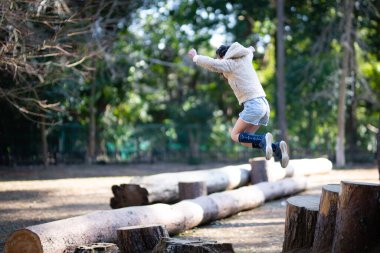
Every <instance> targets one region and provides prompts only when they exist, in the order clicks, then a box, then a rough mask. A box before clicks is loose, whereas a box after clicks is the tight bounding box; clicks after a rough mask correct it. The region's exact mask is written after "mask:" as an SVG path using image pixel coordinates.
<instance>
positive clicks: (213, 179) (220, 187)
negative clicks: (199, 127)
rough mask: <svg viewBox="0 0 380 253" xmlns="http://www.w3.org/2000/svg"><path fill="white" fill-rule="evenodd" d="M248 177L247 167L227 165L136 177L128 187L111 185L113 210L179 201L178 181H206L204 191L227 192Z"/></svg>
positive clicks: (246, 165) (245, 183)
mask: <svg viewBox="0 0 380 253" xmlns="http://www.w3.org/2000/svg"><path fill="white" fill-rule="evenodd" d="M249 177H250V166H249V164H244V165H235V166H226V167H222V168H218V169H212V170H199V171H186V172H176V173H162V174H157V175H153V176H147V177H135V178H133V179H132V180H131V181H130V183H129V184H122V185H120V186H117V185H114V186H112V191H113V194H114V197H112V198H111V207H112V208H121V207H127V206H135V205H148V204H152V203H157V202H162V203H172V202H175V201H178V200H179V192H178V183H179V182H180V181H187V180H194V181H205V182H206V185H207V192H208V193H213V192H218V191H224V190H230V189H234V188H237V187H240V186H243V185H247V184H248V182H249Z"/></svg>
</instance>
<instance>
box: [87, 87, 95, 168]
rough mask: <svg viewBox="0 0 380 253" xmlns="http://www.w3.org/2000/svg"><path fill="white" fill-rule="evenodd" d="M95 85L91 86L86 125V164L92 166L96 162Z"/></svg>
mask: <svg viewBox="0 0 380 253" xmlns="http://www.w3.org/2000/svg"><path fill="white" fill-rule="evenodd" d="M95 92H96V90H95V84H94V83H93V84H91V94H90V104H89V107H90V108H89V123H88V149H87V163H89V164H92V163H94V162H95V161H96V110H95V95H96V94H95Z"/></svg>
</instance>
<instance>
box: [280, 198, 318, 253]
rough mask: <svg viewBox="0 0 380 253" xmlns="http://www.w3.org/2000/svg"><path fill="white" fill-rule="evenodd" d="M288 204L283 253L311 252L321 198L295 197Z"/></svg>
mask: <svg viewBox="0 0 380 253" xmlns="http://www.w3.org/2000/svg"><path fill="white" fill-rule="evenodd" d="M287 203H288V205H287V207H286V218H285V236H284V237H285V238H284V244H283V248H282V252H309V251H310V249H311V247H312V245H313V239H314V231H315V226H316V223H317V217H318V208H319V198H318V197H315V196H295V197H291V198H289V199H288V200H287Z"/></svg>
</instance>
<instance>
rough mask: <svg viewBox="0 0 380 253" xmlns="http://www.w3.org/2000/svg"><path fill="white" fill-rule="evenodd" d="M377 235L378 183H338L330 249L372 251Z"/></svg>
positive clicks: (379, 222) (379, 214)
mask: <svg viewBox="0 0 380 253" xmlns="http://www.w3.org/2000/svg"><path fill="white" fill-rule="evenodd" d="M379 238H380V184H371V183H358V182H347V181H342V182H341V191H340V194H339V202H338V211H337V215H336V224H335V235H334V241H333V252H335V253H343V252H344V253H350V252H352V253H354V252H373V250H374V248H376V247H378V246H380V245H379Z"/></svg>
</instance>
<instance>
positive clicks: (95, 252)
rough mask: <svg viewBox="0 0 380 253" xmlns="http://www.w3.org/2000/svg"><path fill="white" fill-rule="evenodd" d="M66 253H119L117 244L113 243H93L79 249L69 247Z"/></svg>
mask: <svg viewBox="0 0 380 253" xmlns="http://www.w3.org/2000/svg"><path fill="white" fill-rule="evenodd" d="M64 253H119V249H118V247H117V246H116V244H113V243H93V244H89V245H81V246H77V247H69V248H67V249H66V250H65V251H64Z"/></svg>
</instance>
